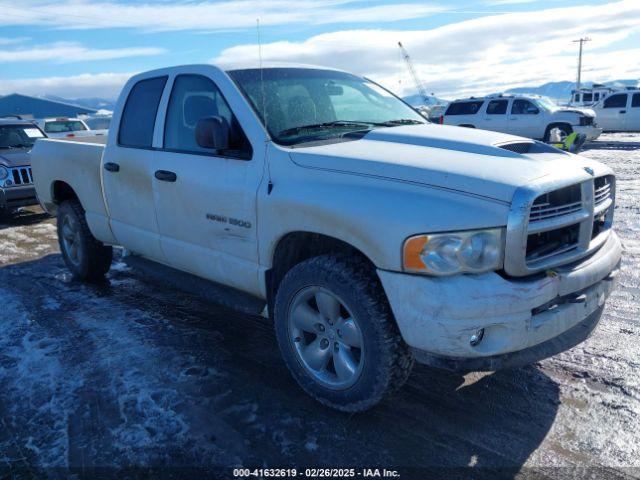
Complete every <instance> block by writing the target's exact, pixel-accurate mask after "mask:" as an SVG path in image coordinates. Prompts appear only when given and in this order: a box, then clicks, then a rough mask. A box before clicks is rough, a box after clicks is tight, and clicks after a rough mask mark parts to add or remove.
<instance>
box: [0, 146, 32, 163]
mask: <svg viewBox="0 0 640 480" xmlns="http://www.w3.org/2000/svg"><path fill="white" fill-rule="evenodd" d="M30 152H31V150H25V149H19V150H18V149H16V150H5V149H2V150H0V165H4V166H5V167H21V166H24V165H31V156H30V155H29V154H30Z"/></svg>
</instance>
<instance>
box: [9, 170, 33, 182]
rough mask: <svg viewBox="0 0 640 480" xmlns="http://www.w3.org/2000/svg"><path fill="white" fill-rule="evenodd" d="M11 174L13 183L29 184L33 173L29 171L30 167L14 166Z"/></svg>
mask: <svg viewBox="0 0 640 480" xmlns="http://www.w3.org/2000/svg"><path fill="white" fill-rule="evenodd" d="M11 175H12V177H13V185H14V186H20V185H30V184H32V183H33V175H32V173H31V167H16V168H12V169H11Z"/></svg>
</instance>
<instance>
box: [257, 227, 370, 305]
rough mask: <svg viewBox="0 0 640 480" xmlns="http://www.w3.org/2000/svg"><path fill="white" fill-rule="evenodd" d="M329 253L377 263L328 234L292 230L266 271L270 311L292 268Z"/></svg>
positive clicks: (282, 241) (276, 250) (275, 252)
mask: <svg viewBox="0 0 640 480" xmlns="http://www.w3.org/2000/svg"><path fill="white" fill-rule="evenodd" d="M328 253H343V254H347V255H354V256H358V257H361V258H362V259H364V260H365V261H366V262H367V263H368V264H369V265H370V266H371V268H372V270H373V269H375V265H374V264H373V263H372V262H371V260H369V258H368V257H367V256H366V255H365V254H364V253H362V252H361V251H360V250H358V249H357V248H356V247H354V246H353V245H350V244H349V243H347V242H344V241H342V240H339V239H337V238H334V237H330V236H328V235H322V234H319V233H312V232H292V233H288V234H287V235H285V236H284V237H282V238H281V239H280V241H279V242H278V245H277V246H276V249H275V251H274V254H273V264H272V267H271V269H269V270H267V272H266V279H265V280H266V287H267V301H268V305H269V312H273V302H274V299H275V294H276V292H277V291H278V286H279V285H280V282H281V281H282V279H283V278H284V276H285V275H286V274H287V272H288V271H289V270H291V268H293V267H294V266H296V265H297V264H299V263H300V262H303V261H305V260H308V259H309V258H313V257H317V256H319V255H325V254H328Z"/></svg>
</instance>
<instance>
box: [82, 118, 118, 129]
mask: <svg viewBox="0 0 640 480" xmlns="http://www.w3.org/2000/svg"><path fill="white" fill-rule="evenodd" d="M84 123H86V124H87V125H88V126H89V128H90V129H91V130H108V129H109V124H110V123H111V117H94V118H87V119H86V120H85V121H84Z"/></svg>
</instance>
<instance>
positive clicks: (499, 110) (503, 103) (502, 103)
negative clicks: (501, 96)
mask: <svg viewBox="0 0 640 480" xmlns="http://www.w3.org/2000/svg"><path fill="white" fill-rule="evenodd" d="M508 103H509V101H508V100H491V101H490V102H489V105H487V115H504V114H505V113H507V105H508Z"/></svg>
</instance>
